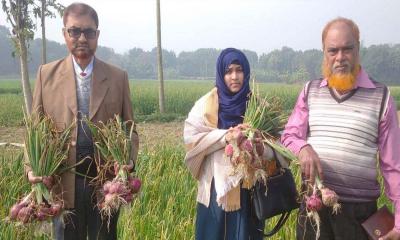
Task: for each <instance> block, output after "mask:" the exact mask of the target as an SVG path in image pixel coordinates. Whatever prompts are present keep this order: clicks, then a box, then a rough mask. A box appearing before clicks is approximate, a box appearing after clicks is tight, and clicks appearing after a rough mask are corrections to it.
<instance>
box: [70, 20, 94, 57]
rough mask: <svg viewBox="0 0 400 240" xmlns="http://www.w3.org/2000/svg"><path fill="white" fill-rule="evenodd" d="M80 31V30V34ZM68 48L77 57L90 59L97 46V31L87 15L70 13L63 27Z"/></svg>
mask: <svg viewBox="0 0 400 240" xmlns="http://www.w3.org/2000/svg"><path fill="white" fill-rule="evenodd" d="M80 31H82V33H81V34H79V33H80ZM63 32H64V39H65V43H66V45H67V48H68V50H69V51H70V52H71V53H72V55H73V56H74V57H75V58H77V59H82V60H84V59H90V58H91V57H92V56H93V55H94V53H95V52H96V48H97V40H98V38H99V31H98V30H97V28H96V24H95V22H94V20H93V19H92V18H91V17H90V16H89V15H82V16H77V15H74V14H70V15H69V16H68V17H67V21H66V23H65V28H64V29H63Z"/></svg>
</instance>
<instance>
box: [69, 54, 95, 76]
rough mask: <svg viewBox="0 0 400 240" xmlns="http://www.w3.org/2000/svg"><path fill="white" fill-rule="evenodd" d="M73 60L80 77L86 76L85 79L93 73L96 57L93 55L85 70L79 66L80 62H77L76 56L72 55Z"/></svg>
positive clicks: (76, 73) (76, 72)
mask: <svg viewBox="0 0 400 240" xmlns="http://www.w3.org/2000/svg"><path fill="white" fill-rule="evenodd" d="M72 61H73V63H74V69H75V75H77V76H78V77H80V78H84V79H86V78H88V77H90V76H91V75H92V72H93V62H94V57H92V59H91V60H90V62H89V64H88V65H87V66H86V68H85V69H84V70H83V71H82V69H81V67H80V66H79V64H78V63H77V62H76V60H75V57H74V56H72ZM81 73H84V76H82V75H81Z"/></svg>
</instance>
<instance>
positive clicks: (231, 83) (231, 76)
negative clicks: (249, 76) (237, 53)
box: [224, 64, 244, 93]
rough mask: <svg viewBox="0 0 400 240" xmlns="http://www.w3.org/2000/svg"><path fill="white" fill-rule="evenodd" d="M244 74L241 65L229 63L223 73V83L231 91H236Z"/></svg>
mask: <svg viewBox="0 0 400 240" xmlns="http://www.w3.org/2000/svg"><path fill="white" fill-rule="evenodd" d="M243 80H244V74H243V69H242V66H240V65H239V64H231V65H229V67H228V69H227V70H226V72H225V75H224V81H225V85H226V86H227V87H228V89H229V91H231V92H232V93H237V92H239V91H240V89H241V88H242V86H243Z"/></svg>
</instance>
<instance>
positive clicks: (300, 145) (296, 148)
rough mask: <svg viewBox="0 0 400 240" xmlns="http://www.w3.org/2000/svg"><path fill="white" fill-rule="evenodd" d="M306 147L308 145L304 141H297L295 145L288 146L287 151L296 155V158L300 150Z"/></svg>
mask: <svg viewBox="0 0 400 240" xmlns="http://www.w3.org/2000/svg"><path fill="white" fill-rule="evenodd" d="M306 145H308V143H307V142H306V141H303V140H298V141H297V142H296V144H292V145H290V146H288V147H289V149H290V150H291V151H292V152H293V153H295V154H296V156H298V155H299V153H300V150H301V149H302V148H303V147H305V146H306Z"/></svg>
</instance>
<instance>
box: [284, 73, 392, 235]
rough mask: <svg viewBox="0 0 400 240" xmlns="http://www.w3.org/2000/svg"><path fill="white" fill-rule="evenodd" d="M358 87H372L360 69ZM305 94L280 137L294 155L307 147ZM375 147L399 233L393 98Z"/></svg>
mask: <svg viewBox="0 0 400 240" xmlns="http://www.w3.org/2000/svg"><path fill="white" fill-rule="evenodd" d="M327 85H328V82H327V80H326V79H324V80H322V82H321V85H320V87H327ZM359 87H361V88H375V84H374V83H373V82H372V81H371V79H370V78H369V76H368V74H367V73H366V72H365V71H364V70H363V69H361V71H360V73H359V74H358V76H357V82H356V86H355V88H359ZM305 91H306V90H305V88H304V89H303V90H302V91H301V93H300V95H299V97H298V99H297V102H296V105H295V107H294V109H293V112H292V114H291V116H290V117H289V120H288V123H287V124H286V126H285V130H284V132H283V134H282V138H281V142H282V143H283V145H285V146H286V147H287V148H289V149H290V150H291V151H292V152H294V153H295V154H296V155H297V154H299V152H300V150H301V148H302V147H304V146H305V145H307V133H308V132H307V131H308V104H307V97H306V93H305ZM378 148H379V156H380V157H379V159H380V164H379V166H380V169H381V172H382V175H383V179H384V185H385V193H386V195H387V196H388V197H389V198H390V200H392V201H393V203H394V206H395V229H396V230H397V231H400V130H399V123H398V119H397V112H396V105H395V104H394V100H393V97H392V96H390V97H389V101H388V104H387V108H386V111H385V112H384V114H383V116H382V119H381V121H380V122H379V136H378Z"/></svg>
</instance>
